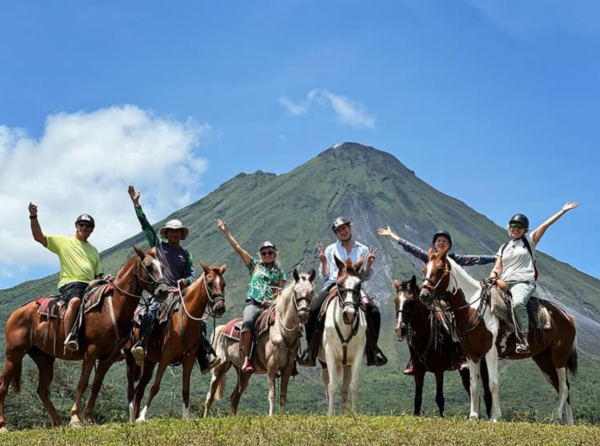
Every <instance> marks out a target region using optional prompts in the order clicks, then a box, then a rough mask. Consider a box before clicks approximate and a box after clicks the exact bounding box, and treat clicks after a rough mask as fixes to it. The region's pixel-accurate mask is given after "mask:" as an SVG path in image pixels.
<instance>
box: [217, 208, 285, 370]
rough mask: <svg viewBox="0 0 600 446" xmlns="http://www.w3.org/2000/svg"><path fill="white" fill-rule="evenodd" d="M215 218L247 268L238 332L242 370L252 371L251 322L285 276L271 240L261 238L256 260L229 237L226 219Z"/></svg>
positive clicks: (252, 326)
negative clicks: (244, 299)
mask: <svg viewBox="0 0 600 446" xmlns="http://www.w3.org/2000/svg"><path fill="white" fill-rule="evenodd" d="M215 222H216V223H217V226H218V227H219V229H220V230H221V231H222V232H223V234H225V237H227V240H228V241H229V243H230V244H231V246H232V247H233V249H234V250H235V252H237V253H238V255H239V256H240V258H241V259H242V261H243V262H244V263H245V264H246V266H247V267H248V271H249V272H250V283H248V291H247V294H246V303H245V305H244V322H243V323H242V333H241V341H242V342H241V346H242V350H243V355H244V356H245V360H244V365H243V366H242V372H246V373H254V367H253V366H252V361H250V349H251V346H252V333H253V331H254V325H255V324H256V320H257V319H258V316H260V312H261V311H262V309H263V308H267V307H268V306H269V305H270V304H271V303H272V301H273V299H275V298H276V297H277V294H278V293H279V292H280V291H281V289H282V288H283V285H284V284H285V279H286V278H285V273H284V272H283V269H281V268H280V267H279V263H278V262H277V248H276V247H275V245H274V244H273V243H271V242H269V241H266V242H264V243H263V244H262V245H261V246H260V248H259V250H258V251H259V253H260V260H258V259H255V258H254V257H252V256H251V255H250V254H248V252H247V251H245V250H244V249H243V248H242V247H241V246H240V244H239V243H238V242H237V241H236V240H235V239H234V238H233V235H231V233H230V232H229V228H228V226H227V223H225V222H224V221H222V220H220V219H218V218H217V219H216V220H215ZM274 290H275V291H274Z"/></svg>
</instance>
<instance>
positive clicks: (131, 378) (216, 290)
mask: <svg viewBox="0 0 600 446" xmlns="http://www.w3.org/2000/svg"><path fill="white" fill-rule="evenodd" d="M200 266H202V269H203V270H204V273H203V274H202V275H201V276H200V277H199V278H198V279H197V280H196V281H195V282H194V283H193V284H191V285H190V286H189V287H187V288H186V289H185V294H180V296H181V297H180V301H179V310H178V311H176V312H175V313H173V316H172V317H171V320H170V321H169V322H168V323H167V324H164V325H161V326H160V327H159V330H158V333H157V334H156V335H155V337H157V338H158V340H159V341H160V345H161V347H160V349H159V347H157V345H156V344H155V343H154V342H150V344H149V346H148V354H147V356H146V358H145V360H144V366H143V369H142V376H141V378H140V381H139V383H138V385H137V387H135V381H136V378H137V377H138V376H139V373H138V372H139V367H138V366H137V364H136V362H135V359H134V358H133V356H132V355H131V353H128V354H127V384H128V385H127V398H128V399H129V418H130V421H132V422H133V421H138V422H140V421H145V419H146V413H147V411H148V408H149V407H150V404H151V403H152V400H153V399H154V397H155V396H156V394H157V393H158V391H159V390H160V383H161V381H162V378H163V375H164V373H165V371H166V370H167V367H168V366H169V365H171V364H181V365H182V366H183V372H182V378H183V383H182V396H183V409H182V418H184V419H185V418H189V416H190V378H191V375H192V369H193V367H194V361H195V360H196V350H197V349H198V348H199V346H200V342H201V341H202V322H201V320H202V316H203V315H204V311H205V310H206V308H207V307H208V312H209V314H211V315H214V316H215V317H221V316H222V315H223V313H224V312H225V297H224V292H225V279H223V273H224V272H225V269H226V266H225V265H223V266H221V267H220V268H218V267H216V266H211V267H208V266H206V265H205V264H204V263H202V262H200ZM157 364H158V371H157V372H156V378H155V379H154V385H153V386H152V388H151V389H150V395H149V396H148V401H147V402H146V405H145V406H144V408H143V409H142V411H141V413H140V405H141V402H142V398H143V397H144V391H145V390H146V386H147V385H148V383H149V382H150V380H151V379H152V373H153V372H154V368H155V367H156V365H157Z"/></svg>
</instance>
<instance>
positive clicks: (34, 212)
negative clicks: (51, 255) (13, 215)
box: [29, 202, 48, 248]
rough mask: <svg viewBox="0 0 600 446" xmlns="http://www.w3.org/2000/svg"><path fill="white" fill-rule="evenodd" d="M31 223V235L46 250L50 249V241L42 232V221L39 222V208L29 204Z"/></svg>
mask: <svg viewBox="0 0 600 446" xmlns="http://www.w3.org/2000/svg"><path fill="white" fill-rule="evenodd" d="M29 221H30V224H31V235H33V239H34V240H35V241H36V242H38V243H40V244H42V245H43V246H44V248H47V247H48V240H47V239H46V236H45V235H44V233H43V232H42V228H41V226H40V221H39V220H38V207H37V204H34V203H31V202H30V203H29Z"/></svg>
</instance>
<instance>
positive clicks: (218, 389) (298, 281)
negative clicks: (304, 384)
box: [204, 269, 316, 418]
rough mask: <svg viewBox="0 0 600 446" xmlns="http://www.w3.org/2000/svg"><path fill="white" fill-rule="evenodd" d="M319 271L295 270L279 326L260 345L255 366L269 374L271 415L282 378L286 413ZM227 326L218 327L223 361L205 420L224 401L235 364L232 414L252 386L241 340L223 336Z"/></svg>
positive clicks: (280, 304) (278, 311)
mask: <svg viewBox="0 0 600 446" xmlns="http://www.w3.org/2000/svg"><path fill="white" fill-rule="evenodd" d="M315 274H316V273H315V271H314V270H313V271H312V272H311V274H310V275H308V274H298V271H297V270H296V269H294V271H293V273H292V276H293V278H294V282H293V283H291V284H289V285H288V286H286V287H285V288H284V289H283V291H282V292H281V295H280V296H279V297H277V299H276V300H275V323H274V324H273V325H271V326H270V327H269V329H268V330H267V331H265V332H264V333H263V334H262V335H261V336H260V337H259V338H258V340H257V342H256V346H255V349H256V354H255V355H254V357H255V360H254V366H255V369H256V373H258V374H262V375H264V374H266V375H267V379H268V381H269V415H273V411H274V407H275V378H276V377H277V374H280V375H281V384H280V392H279V403H280V407H281V411H282V412H283V411H285V405H286V402H287V388H288V383H289V380H290V377H291V376H292V372H293V370H294V362H295V361H296V355H297V353H298V347H299V346H300V337H301V335H302V333H301V328H300V326H301V325H303V324H305V323H306V321H307V320H308V310H309V308H310V304H311V302H312V298H313V293H314V287H313V281H314V280H315ZM224 328H225V326H224V325H221V326H219V327H217V335H216V337H215V341H214V346H215V350H216V351H217V356H219V357H220V358H221V359H222V360H223V362H222V363H221V365H219V366H218V367H215V369H214V370H213V372H212V373H213V377H212V380H211V382H210V389H209V391H208V394H207V395H206V402H205V403H204V417H205V418H206V417H208V412H209V410H210V406H211V405H212V403H213V401H214V399H215V398H217V399H221V397H222V395H223V389H224V387H225V377H226V374H227V371H228V370H229V369H230V368H231V366H232V365H233V366H234V367H235V371H236V372H237V377H238V383H237V385H236V386H235V389H234V391H233V393H232V394H231V400H230V401H231V413H232V414H234V415H235V414H236V413H237V409H238V404H239V402H240V398H241V397H242V393H244V390H246V387H248V383H249V381H250V377H251V376H252V375H251V374H249V373H243V372H242V371H241V367H242V364H243V363H244V356H242V355H241V354H240V348H239V341H238V340H234V339H231V338H230V337H228V336H225V334H224V333H222V331H223V329H224Z"/></svg>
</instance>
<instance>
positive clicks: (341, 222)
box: [331, 217, 352, 232]
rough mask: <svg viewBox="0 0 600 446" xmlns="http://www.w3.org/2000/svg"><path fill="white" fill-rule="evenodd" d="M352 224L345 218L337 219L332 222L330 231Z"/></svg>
mask: <svg viewBox="0 0 600 446" xmlns="http://www.w3.org/2000/svg"><path fill="white" fill-rule="evenodd" d="M351 224H352V222H351V221H350V220H348V219H347V218H346V217H338V218H336V219H335V220H334V221H333V224H332V225H331V230H332V231H333V232H335V231H337V230H338V229H339V228H340V226H344V225H351Z"/></svg>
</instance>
